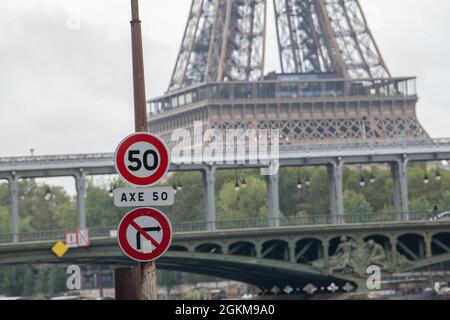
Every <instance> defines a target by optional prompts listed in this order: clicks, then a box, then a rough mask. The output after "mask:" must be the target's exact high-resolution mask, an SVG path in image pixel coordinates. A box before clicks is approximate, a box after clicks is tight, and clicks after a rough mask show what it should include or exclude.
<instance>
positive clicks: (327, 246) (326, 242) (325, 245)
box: [321, 238, 330, 269]
mask: <svg viewBox="0 0 450 320" xmlns="http://www.w3.org/2000/svg"><path fill="white" fill-rule="evenodd" d="M321 242H322V249H323V264H324V266H325V268H326V269H328V266H329V263H328V258H329V255H330V253H329V250H330V240H329V239H327V238H325V239H321Z"/></svg>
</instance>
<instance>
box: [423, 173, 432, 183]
mask: <svg viewBox="0 0 450 320" xmlns="http://www.w3.org/2000/svg"><path fill="white" fill-rule="evenodd" d="M423 183H425V184H429V183H430V179H429V178H428V174H427V173H426V172H425V176H424V177H423Z"/></svg>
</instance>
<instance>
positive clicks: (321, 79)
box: [149, 0, 428, 144]
mask: <svg viewBox="0 0 450 320" xmlns="http://www.w3.org/2000/svg"><path fill="white" fill-rule="evenodd" d="M268 6H269V4H268V3H267V1H266V0H192V4H191V9H190V12H189V16H188V22H187V25H186V28H185V31H184V36H183V40H182V43H181V48H180V51H179V54H178V58H177V61H176V64H175V68H174V70H173V74H172V77H171V80H170V84H169V88H168V91H167V92H166V94H164V95H163V96H161V97H158V98H156V99H152V100H150V101H149V104H150V120H149V125H150V127H151V128H152V131H153V132H156V133H158V134H160V135H161V136H163V138H164V139H165V140H166V141H168V142H169V140H170V136H171V133H172V132H173V130H175V129H177V128H185V129H188V130H191V131H192V130H193V127H194V122H195V121H202V123H203V125H204V129H208V128H212V129H220V130H226V129H243V130H247V129H252V128H254V129H268V130H271V129H279V132H280V143H282V144H303V143H333V142H346V141H350V142H353V141H366V140H390V139H423V138H428V135H427V133H426V132H425V130H424V129H423V128H422V126H421V125H420V123H419V122H418V120H417V117H416V104H417V101H418V96H417V93H416V78H415V77H392V76H391V73H390V71H389V68H388V67H387V65H386V63H385V61H384V59H383V56H382V54H381V52H380V50H379V48H378V46H377V43H376V42H375V39H374V36H373V34H372V32H371V30H370V28H369V26H368V23H367V19H366V17H365V15H364V12H363V9H362V7H361V4H360V2H359V1H358V0H273V5H272V8H274V10H275V20H276V32H277V39H278V52H279V59H280V65H281V73H275V72H271V73H267V74H266V73H265V70H264V62H265V52H266V25H267V10H268ZM223 132H224V131H223Z"/></svg>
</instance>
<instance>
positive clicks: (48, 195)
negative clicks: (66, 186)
mask: <svg viewBox="0 0 450 320" xmlns="http://www.w3.org/2000/svg"><path fill="white" fill-rule="evenodd" d="M51 197H52V190H51V189H50V187H49V186H47V187H46V188H45V196H44V199H45V200H47V201H48V200H50V198H51Z"/></svg>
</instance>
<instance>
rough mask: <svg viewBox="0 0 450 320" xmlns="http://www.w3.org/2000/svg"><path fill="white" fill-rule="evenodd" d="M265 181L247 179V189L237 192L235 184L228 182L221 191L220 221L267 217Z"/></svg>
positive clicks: (219, 202)
mask: <svg viewBox="0 0 450 320" xmlns="http://www.w3.org/2000/svg"><path fill="white" fill-rule="evenodd" d="M266 193H267V191H266V186H265V183H264V181H262V180H261V179H258V178H255V177H249V178H248V179H247V187H245V188H244V187H240V189H239V191H236V190H235V182H234V183H233V182H227V183H225V184H224V185H223V187H222V189H221V190H220V193H219V197H218V208H217V209H218V210H217V216H218V219H219V220H245V219H249V218H265V217H267V196H266Z"/></svg>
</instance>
